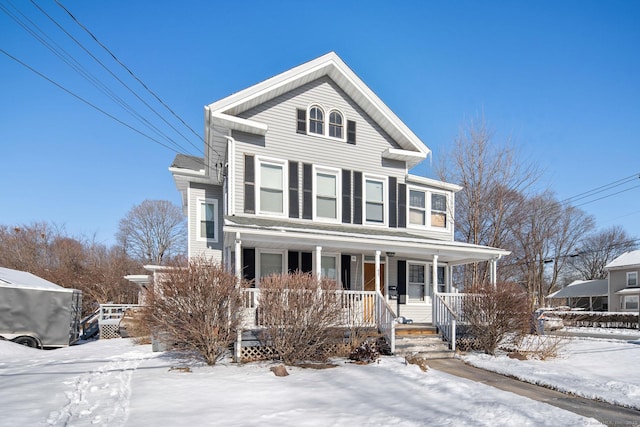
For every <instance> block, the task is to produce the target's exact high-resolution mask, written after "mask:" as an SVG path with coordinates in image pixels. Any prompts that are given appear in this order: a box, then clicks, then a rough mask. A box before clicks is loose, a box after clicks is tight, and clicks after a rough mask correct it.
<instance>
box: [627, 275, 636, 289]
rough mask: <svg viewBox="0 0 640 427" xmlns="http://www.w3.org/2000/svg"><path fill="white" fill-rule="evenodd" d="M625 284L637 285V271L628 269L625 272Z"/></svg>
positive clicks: (629, 285)
mask: <svg viewBox="0 0 640 427" xmlns="http://www.w3.org/2000/svg"><path fill="white" fill-rule="evenodd" d="M627 286H628V287H636V286H638V272H637V271H630V272H628V273H627Z"/></svg>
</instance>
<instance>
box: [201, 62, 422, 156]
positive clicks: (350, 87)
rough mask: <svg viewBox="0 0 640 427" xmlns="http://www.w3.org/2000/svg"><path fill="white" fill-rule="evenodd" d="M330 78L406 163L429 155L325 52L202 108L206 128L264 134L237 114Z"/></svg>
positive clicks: (258, 125)
mask: <svg viewBox="0 0 640 427" xmlns="http://www.w3.org/2000/svg"><path fill="white" fill-rule="evenodd" d="M323 76H328V77H330V78H331V79H332V80H333V81H334V82H335V83H336V84H337V85H338V86H339V87H340V88H341V89H342V90H343V91H344V92H345V93H346V94H347V95H349V96H350V97H351V98H352V99H353V100H354V101H355V102H356V103H357V104H358V105H359V106H360V108H362V109H363V110H364V111H365V112H366V113H367V114H368V115H369V116H370V117H371V118H372V119H373V120H374V121H375V122H376V123H377V124H378V125H379V126H380V127H381V128H382V129H383V130H384V131H385V132H386V133H387V134H388V135H389V136H391V138H393V139H394V140H395V141H396V142H397V143H398V144H399V145H400V147H402V149H403V150H406V151H408V152H412V154H410V153H404V156H405V157H408V158H409V159H410V160H409V162H410V163H412V164H417V163H418V162H419V161H422V160H423V159H425V158H426V157H427V155H428V154H429V153H430V150H429V148H428V147H427V146H426V145H425V144H424V143H423V142H422V141H421V140H420V138H418V137H417V136H416V135H415V134H414V133H413V132H412V131H411V130H410V129H409V128H408V127H407V125H405V124H404V123H403V122H402V120H400V118H398V116H396V115H395V113H393V111H391V109H389V107H387V106H386V105H385V103H384V102H382V100H381V99H380V98H378V96H377V95H376V94H375V93H374V92H373V91H372V90H371V89H369V87H367V85H365V84H364V82H363V81H362V80H361V79H360V78H359V77H358V76H357V75H356V74H355V73H354V72H353V71H352V70H351V69H350V68H349V67H348V66H347V65H346V64H345V63H344V62H343V61H342V59H340V57H339V56H338V55H337V54H336V53H335V52H329V53H327V54H325V55H322V56H320V57H319V58H316V59H314V60H311V61H309V62H306V63H304V64H302V65H299V66H297V67H294V68H292V69H290V70H288V71H285V72H284V73H281V74H278V75H276V76H274V77H271V78H269V79H267V80H264V81H262V82H260V83H258V84H256V85H253V86H251V87H249V88H247V89H244V90H241V91H240V92H236V93H234V94H232V95H230V96H228V97H226V98H223V99H221V100H219V101H216V102H214V103H212V104H210V105H208V106H206V107H205V110H208V112H209V114H206V125H207V128H208V126H209V122H210V120H211V119H212V118H214V119H216V120H219V121H222V122H224V124H225V125H226V126H229V127H230V128H231V129H237V130H241V131H245V132H252V133H258V134H264V133H266V132H267V126H266V125H264V124H262V123H257V122H253V121H252V120H246V119H242V118H239V117H235V116H236V115H237V114H239V113H241V112H243V111H246V110H248V109H250V108H253V107H255V106H257V105H260V104H263V103H264V102H267V101H269V100H271V99H273V98H276V97H277V96H280V95H282V94H284V93H287V92H289V91H291V90H293V89H296V88H298V87H300V86H303V85H305V84H307V83H309V82H312V81H314V80H316V79H318V78H320V77H323ZM403 150H397V151H398V152H397V153H396V152H390V153H388V155H389V156H396V157H398V158H400V157H402V156H403V153H401V151H403Z"/></svg>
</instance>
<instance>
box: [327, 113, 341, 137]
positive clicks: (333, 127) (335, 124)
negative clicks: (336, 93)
mask: <svg viewBox="0 0 640 427" xmlns="http://www.w3.org/2000/svg"><path fill="white" fill-rule="evenodd" d="M342 127H343V125H342V114H340V113H339V112H337V111H332V112H331V114H329V136H330V137H332V138H338V139H342V135H343V134H344V132H343V131H342Z"/></svg>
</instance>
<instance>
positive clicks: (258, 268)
mask: <svg viewBox="0 0 640 427" xmlns="http://www.w3.org/2000/svg"><path fill="white" fill-rule="evenodd" d="M285 252H286V251H284V250H281V251H279V250H271V249H256V265H255V269H256V277H255V279H254V280H255V283H256V287H259V285H260V279H261V278H262V264H261V261H262V254H272V255H281V256H282V263H281V266H282V270H281V271H280V273H281V274H283V273H285V272H287V271H288V262H287V256H286V253H285Z"/></svg>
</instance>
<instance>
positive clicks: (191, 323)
mask: <svg viewBox="0 0 640 427" xmlns="http://www.w3.org/2000/svg"><path fill="white" fill-rule="evenodd" d="M241 308H242V290H241V287H240V286H238V283H237V278H236V277H235V276H234V275H233V274H232V273H230V272H228V271H226V270H225V268H224V267H223V266H222V265H221V264H219V263H214V262H212V261H210V260H208V259H206V258H194V259H191V260H190V261H189V263H188V264H187V265H186V266H178V267H174V268H169V269H167V270H164V271H163V272H162V274H161V275H159V276H158V280H155V281H154V283H153V287H152V288H151V289H149V290H148V296H147V305H146V306H145V309H144V319H145V321H146V322H147V323H148V324H149V327H150V328H151V331H152V333H153V334H154V336H155V337H156V338H159V339H161V340H163V341H166V342H168V343H170V344H172V345H173V346H174V347H175V348H177V349H179V350H189V351H195V352H196V353H198V354H200V355H201V356H202V358H203V359H204V360H205V362H206V363H207V364H209V365H214V364H215V363H216V362H217V361H218V360H220V359H221V358H222V357H223V356H224V354H225V353H226V352H227V351H228V350H229V346H230V345H231V343H233V342H234V340H235V339H236V332H237V330H238V326H239V323H240V313H241Z"/></svg>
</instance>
